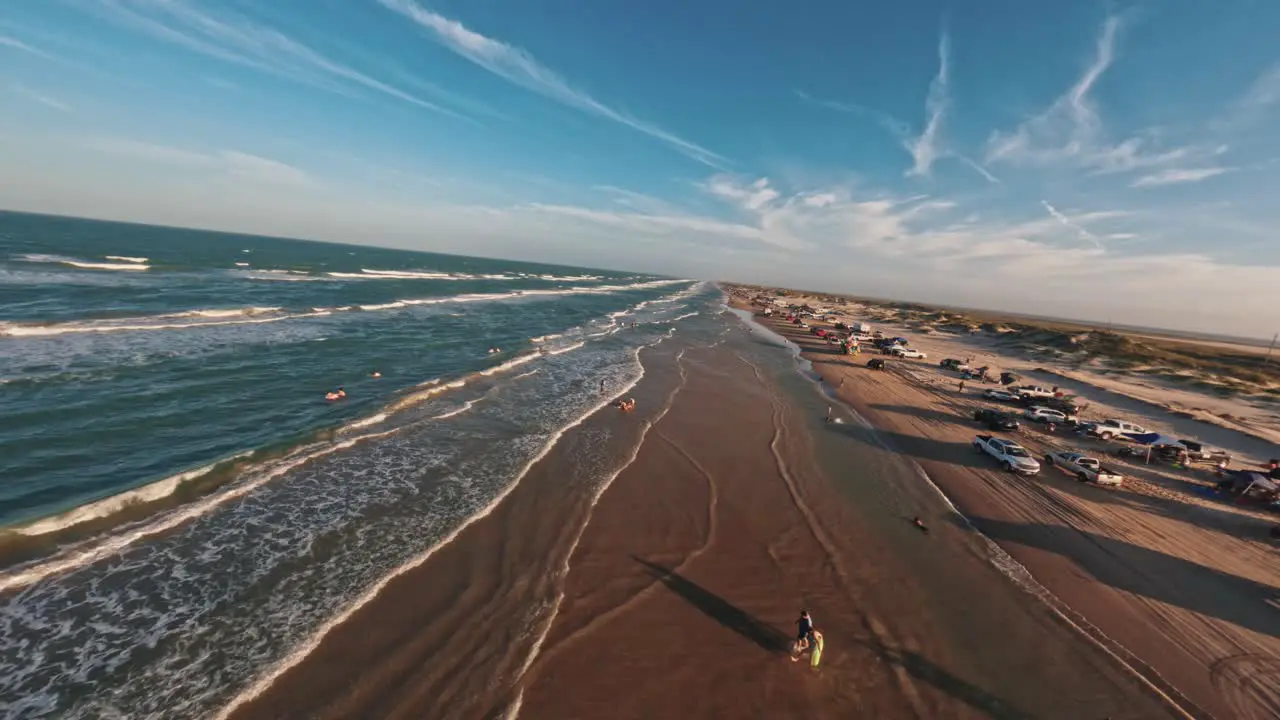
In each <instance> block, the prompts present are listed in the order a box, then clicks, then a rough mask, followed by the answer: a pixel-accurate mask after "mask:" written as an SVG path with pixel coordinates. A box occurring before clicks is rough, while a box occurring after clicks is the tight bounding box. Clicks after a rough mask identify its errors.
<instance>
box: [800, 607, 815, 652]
mask: <svg viewBox="0 0 1280 720" xmlns="http://www.w3.org/2000/svg"><path fill="white" fill-rule="evenodd" d="M796 629H797V631H798V632H797V633H796V649H797V650H800V651H802V652H803V651H804V650H806V649H808V648H809V647H811V646H812V645H813V617H812V616H810V615H809V611H808V610H801V611H800V618H799V619H798V620H796Z"/></svg>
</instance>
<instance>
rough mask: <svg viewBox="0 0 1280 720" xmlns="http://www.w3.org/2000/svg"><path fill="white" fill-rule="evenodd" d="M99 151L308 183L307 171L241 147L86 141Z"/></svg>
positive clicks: (264, 180)
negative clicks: (212, 148) (202, 148)
mask: <svg viewBox="0 0 1280 720" xmlns="http://www.w3.org/2000/svg"><path fill="white" fill-rule="evenodd" d="M83 144H84V145H85V146H86V147H88V148H89V149H92V150H97V151H99V152H103V153H108V154H111V155H117V156H121V157H128V158H131V159H134V160H140V161H143V162H148V163H158V164H161V165H167V166H170V167H177V168H183V169H187V170H192V171H197V170H199V171H203V172H204V173H205V174H209V175H214V176H216V175H222V176H225V177H231V178H235V179H237V180H243V181H247V182H251V183H254V184H261V185H274V186H281V185H305V184H307V183H309V182H310V181H311V179H310V177H309V176H308V175H307V173H306V172H304V171H302V170H300V169H298V168H296V167H293V166H292V165H287V164H285V163H282V162H280V161H278V160H272V159H270V158H264V157H261V156H259V155H252V154H249V153H245V152H240V151H238V150H217V151H214V152H201V151H197V150H188V149H185V148H177V147H171V146H168V145H159V144H155V143H148V142H140V141H137V140H130V139H127V138H93V139H90V140H87V141H85V142H84V143H83Z"/></svg>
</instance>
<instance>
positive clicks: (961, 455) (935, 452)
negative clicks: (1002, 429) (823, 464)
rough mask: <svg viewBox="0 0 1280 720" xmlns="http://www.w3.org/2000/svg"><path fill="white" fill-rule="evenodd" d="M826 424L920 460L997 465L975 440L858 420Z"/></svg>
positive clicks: (991, 467) (837, 431)
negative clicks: (930, 435)
mask: <svg viewBox="0 0 1280 720" xmlns="http://www.w3.org/2000/svg"><path fill="white" fill-rule="evenodd" d="M826 428H827V430H829V431H831V432H833V433H839V434H841V435H844V436H846V437H851V438H853V439H855V440H858V441H860V442H864V443H866V444H868V445H871V446H872V447H880V448H886V447H887V448H888V449H889V451H890V452H896V453H899V454H902V455H909V456H911V457H913V458H916V459H917V460H930V461H934V462H944V463H949V464H951V465H960V466H963V467H973V468H985V469H988V470H996V469H998V468H997V466H996V463H995V461H993V460H990V458H988V457H987V456H986V455H984V454H979V453H978V452H976V451H975V450H974V449H973V444H972V443H969V442H948V441H946V440H935V439H934V438H928V437H918V436H915V435H907V434H905V433H900V432H894V431H892V430H873V429H871V428H868V427H865V426H863V425H861V424H858V423H827V424H826ZM978 432H979V431H977V430H975V431H974V434H975V435H977V434H978Z"/></svg>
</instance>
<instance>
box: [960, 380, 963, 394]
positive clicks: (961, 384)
mask: <svg viewBox="0 0 1280 720" xmlns="http://www.w3.org/2000/svg"><path fill="white" fill-rule="evenodd" d="M960 392H964V381H963V380H961V381H960Z"/></svg>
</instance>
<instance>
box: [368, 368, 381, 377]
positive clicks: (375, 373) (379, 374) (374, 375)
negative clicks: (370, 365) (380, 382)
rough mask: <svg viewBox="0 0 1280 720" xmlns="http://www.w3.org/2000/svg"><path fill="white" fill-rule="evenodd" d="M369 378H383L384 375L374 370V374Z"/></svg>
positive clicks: (370, 374)
mask: <svg viewBox="0 0 1280 720" xmlns="http://www.w3.org/2000/svg"><path fill="white" fill-rule="evenodd" d="M369 377H371V378H380V377H382V373H380V372H378V371H377V370H374V371H373V372H371V373H369Z"/></svg>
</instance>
